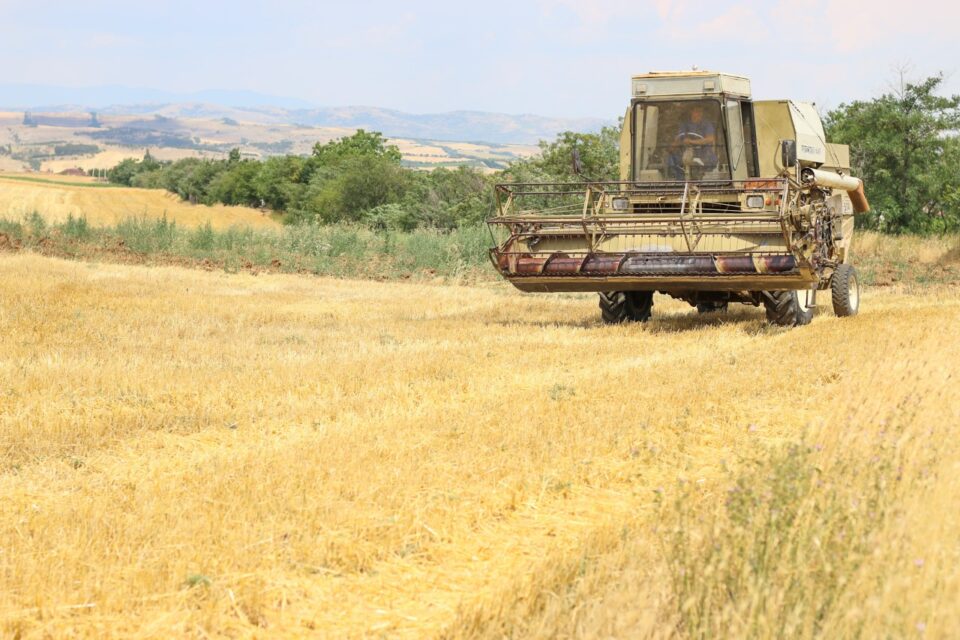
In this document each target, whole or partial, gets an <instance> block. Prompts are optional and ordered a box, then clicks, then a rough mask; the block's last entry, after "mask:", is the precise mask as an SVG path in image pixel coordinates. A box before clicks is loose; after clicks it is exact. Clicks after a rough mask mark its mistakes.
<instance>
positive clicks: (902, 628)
mask: <svg viewBox="0 0 960 640" xmlns="http://www.w3.org/2000/svg"><path fill="white" fill-rule="evenodd" d="M654 314H655V319H654V320H653V321H652V322H651V323H649V324H648V325H646V326H639V325H628V326H618V327H606V326H602V325H600V324H599V322H598V319H597V315H598V310H597V309H596V303H595V297H594V296H525V295H521V294H519V293H516V292H514V291H512V290H511V289H509V288H508V287H507V286H506V285H503V284H501V283H491V284H488V285H480V286H442V285H437V284H415V283H408V284H398V283H375V282H355V281H347V280H334V279H322V278H311V277H299V276H293V275H265V274H261V275H259V276H254V275H251V274H234V275H228V274H223V273H206V272H198V271H189V270H184V269H179V268H175V267H131V266H120V265H107V264H87V263H83V262H67V261H61V260H56V259H51V258H43V257H39V256H36V255H32V254H28V253H24V254H18V255H0V327H2V333H0V403H2V404H0V635H3V636H14V637H24V638H33V637H38V638H39V637H72V636H78V637H158V638H164V637H171V636H186V637H248V636H257V637H264V636H276V637H303V636H305V635H311V634H312V635H316V636H318V637H361V636H373V637H380V636H383V637H411V638H413V637H416V638H419V637H447V638H460V637H503V636H508V637H538V636H540V637H558V636H559V637H603V636H607V637H610V636H614V637H674V636H679V637H687V636H698V637H699V636H707V637H717V636H719V635H728V636H740V637H743V636H749V635H752V636H755V637H775V636H783V635H787V636H792V637H798V636H823V637H855V636H867V637H877V636H878V635H886V636H891V637H919V636H924V637H949V636H951V635H954V634H955V632H956V631H957V630H958V629H960V608H958V607H957V605H956V603H957V602H960V572H958V570H957V567H958V566H960V516H958V512H957V509H956V505H957V504H958V503H960V502H958V501H960V480H958V477H960V456H958V454H960V451H958V447H960V437H958V436H960V394H958V393H957V392H956V380H957V374H958V369H960V364H958V363H960V340H958V339H957V337H956V331H955V327H956V323H957V320H958V318H960V290H958V289H957V288H955V287H944V286H931V287H925V288H921V289H914V290H906V289H902V288H899V289H898V288H876V289H870V290H868V291H866V292H865V294H864V298H863V303H862V311H861V314H860V315H859V316H857V317H855V318H849V319H838V318H835V317H833V315H832V314H829V313H824V314H821V315H820V316H818V317H817V318H815V320H814V322H813V323H812V324H811V325H810V326H808V327H802V328H799V329H795V330H791V331H785V330H779V329H773V328H769V327H767V326H766V325H765V323H764V321H763V318H762V313H761V312H760V311H758V310H755V309H749V308H742V309H735V310H732V311H731V312H730V313H729V314H727V315H725V316H722V317H716V318H709V319H704V318H698V317H697V316H696V314H695V313H692V312H691V310H690V309H689V307H687V306H685V305H681V304H679V303H675V302H672V301H669V300H667V299H665V298H662V297H659V296H658V297H657V298H656V306H655V308H654Z"/></svg>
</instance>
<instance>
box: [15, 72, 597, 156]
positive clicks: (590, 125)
mask: <svg viewBox="0 0 960 640" xmlns="http://www.w3.org/2000/svg"><path fill="white" fill-rule="evenodd" d="M0 109H7V110H12V111H37V112H83V111H96V112H98V113H100V114H104V115H108V114H113V115H145V116H156V115H159V116H163V117H167V118H205V119H228V120H232V121H238V122H249V123H256V124H286V125H294V124H295V125H306V126H311V127H340V128H345V129H359V128H363V129H368V130H374V131H380V132H382V133H384V134H385V135H387V136H389V137H394V138H414V139H425V140H442V141H456V142H463V141H469V142H487V143H495V144H535V143H536V142H538V141H539V140H551V139H553V138H554V137H555V136H556V135H557V134H558V133H560V132H562V131H597V130H599V129H600V128H601V127H603V126H604V125H607V124H611V121H609V120H604V119H601V118H551V117H545V116H538V115H532V114H522V115H508V114H502V113H488V112H482V111H453V112H449V113H432V114H413V113H405V112H403V111H397V110H393V109H383V108H379V107H365V106H348V107H314V106H311V105H309V104H308V103H306V102H304V101H301V100H297V99H293V98H282V97H277V96H268V95H263V94H258V93H254V92H247V91H203V92H197V93H189V94H188V93H183V94H177V93H171V92H166V91H157V90H153V89H135V88H130V87H118V86H106V87H90V88H70V87H49V86H43V85H22V84H16V85H15V84H7V85H2V84H0Z"/></svg>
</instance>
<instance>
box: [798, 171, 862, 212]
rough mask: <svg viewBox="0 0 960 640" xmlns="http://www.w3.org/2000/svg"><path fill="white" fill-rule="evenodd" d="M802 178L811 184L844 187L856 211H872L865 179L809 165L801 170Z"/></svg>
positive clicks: (833, 187)
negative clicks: (864, 190) (865, 189)
mask: <svg viewBox="0 0 960 640" xmlns="http://www.w3.org/2000/svg"><path fill="white" fill-rule="evenodd" d="M800 180H802V181H803V183H804V184H805V185H809V186H817V187H828V188H830V189H843V190H844V191H846V192H847V195H849V196H850V202H851V203H852V204H853V211H854V213H866V212H867V211H870V203H869V202H867V195H866V194H865V193H864V192H863V180H861V179H860V178H854V177H852V176H842V175H840V174H839V173H834V172H833V171H821V170H820V169H811V168H810V167H807V168H806V169H804V170H803V171H801V172H800Z"/></svg>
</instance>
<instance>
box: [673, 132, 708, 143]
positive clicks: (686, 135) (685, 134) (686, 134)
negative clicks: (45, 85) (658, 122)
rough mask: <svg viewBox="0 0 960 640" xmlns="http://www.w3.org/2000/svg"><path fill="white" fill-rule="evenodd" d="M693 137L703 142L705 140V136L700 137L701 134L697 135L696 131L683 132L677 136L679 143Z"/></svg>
mask: <svg viewBox="0 0 960 640" xmlns="http://www.w3.org/2000/svg"><path fill="white" fill-rule="evenodd" d="M691 137H692V138H700V139H701V140H703V138H704V136H702V135H700V134H699V133H697V132H696V131H682V132H680V133H678V134H677V137H676V140H677V141H681V140H686V139H687V138H691Z"/></svg>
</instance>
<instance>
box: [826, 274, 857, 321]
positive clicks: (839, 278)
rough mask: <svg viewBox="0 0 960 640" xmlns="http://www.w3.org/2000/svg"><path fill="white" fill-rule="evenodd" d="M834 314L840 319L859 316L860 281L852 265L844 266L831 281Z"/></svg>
mask: <svg viewBox="0 0 960 640" xmlns="http://www.w3.org/2000/svg"><path fill="white" fill-rule="evenodd" d="M830 293H831V294H832V297H833V312H834V313H835V314H836V315H837V317H838V318H845V317H847V316H855V315H857V311H859V310H860V279H859V278H857V270H856V269H854V268H853V266H852V265H849V264H842V265H840V266H839V267H837V269H836V271H834V272H833V277H832V278H831V279H830Z"/></svg>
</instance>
